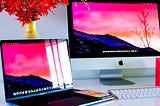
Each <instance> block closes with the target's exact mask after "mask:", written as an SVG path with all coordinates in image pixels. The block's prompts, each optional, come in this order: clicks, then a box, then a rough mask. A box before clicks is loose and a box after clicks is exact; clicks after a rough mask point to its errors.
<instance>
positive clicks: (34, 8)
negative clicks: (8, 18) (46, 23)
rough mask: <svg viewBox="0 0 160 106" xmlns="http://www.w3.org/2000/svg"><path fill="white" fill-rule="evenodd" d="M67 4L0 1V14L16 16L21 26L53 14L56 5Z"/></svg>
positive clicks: (51, 0)
mask: <svg viewBox="0 0 160 106" xmlns="http://www.w3.org/2000/svg"><path fill="white" fill-rule="evenodd" d="M59 2H61V3H63V4H66V5H67V4H68V0H0V12H2V11H3V10H4V11H6V12H8V14H9V15H15V16H17V20H19V21H20V22H21V23H22V26H23V25H25V24H27V23H30V22H31V21H35V20H39V19H40V17H41V16H47V15H48V13H49V12H53V11H54V9H55V8H56V7H57V5H58V3H59Z"/></svg>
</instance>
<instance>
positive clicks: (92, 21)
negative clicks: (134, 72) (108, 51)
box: [72, 2, 160, 51]
mask: <svg viewBox="0 0 160 106" xmlns="http://www.w3.org/2000/svg"><path fill="white" fill-rule="evenodd" d="M72 15H73V27H74V30H76V31H80V32H84V33H87V34H92V35H106V34H109V35H112V36H115V37H118V38H120V39H122V40H124V41H127V42H129V43H130V44H132V45H134V46H136V47H140V48H143V47H144V46H145V45H144V44H143V43H142V40H141V38H140V36H141V35H142V30H143V29H144V28H142V27H143V25H145V27H146V29H147V31H148V32H147V33H150V34H149V42H150V47H151V48H153V49H155V50H157V51H160V33H159V18H158V6H157V4H149V3H148V4H144V3H141V4H125V3H123V4H122V3H121V4H120V3H92V2H88V3H86V4H85V3H79V2H74V3H72ZM144 17H145V18H144ZM144 21H145V24H144V23H143V22H144ZM139 35H140V36H139ZM143 39H144V38H143Z"/></svg>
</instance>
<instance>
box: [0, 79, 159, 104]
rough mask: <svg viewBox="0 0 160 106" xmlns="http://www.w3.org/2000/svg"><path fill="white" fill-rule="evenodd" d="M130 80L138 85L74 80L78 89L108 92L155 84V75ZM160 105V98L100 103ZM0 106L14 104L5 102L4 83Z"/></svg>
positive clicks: (0, 85) (0, 93) (1, 90)
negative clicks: (113, 84) (114, 84)
mask: <svg viewBox="0 0 160 106" xmlns="http://www.w3.org/2000/svg"><path fill="white" fill-rule="evenodd" d="M128 80H130V81H133V82H137V83H136V85H129V86H104V85H102V84H101V83H100V82H99V80H98V79H86V80H74V82H73V83H74V87H75V88H77V89H91V90H96V91H101V92H106V91H107V90H108V89H113V88H129V87H131V88H133V87H143V86H153V85H154V81H155V80H154V77H143V78H142V77H140V78H128ZM106 104H107V106H160V98H152V99H151V98H150V99H132V100H115V101H111V102H107V103H105V104H100V105H99V106H106ZM0 106H14V105H11V104H8V103H6V102H5V99H4V89H3V83H2V82H1V83H0Z"/></svg>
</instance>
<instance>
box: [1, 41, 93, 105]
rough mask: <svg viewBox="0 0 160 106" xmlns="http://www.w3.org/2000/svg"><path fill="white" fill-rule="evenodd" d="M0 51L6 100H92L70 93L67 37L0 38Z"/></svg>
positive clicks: (74, 102) (70, 102)
mask: <svg viewBox="0 0 160 106" xmlns="http://www.w3.org/2000/svg"><path fill="white" fill-rule="evenodd" d="M1 54H2V65H3V78H4V88H5V99H6V102H9V103H13V104H16V105H22V106H23V105H24V106H31V105H34V106H35V105H43V106H48V105H49V106H54V105H55V106H64V105H65V106H77V105H79V104H82V103H86V102H90V101H94V100H95V99H94V98H88V97H81V96H80V95H79V96H78V95H75V94H74V89H73V82H72V74H71V67H70V59H69V52H68V41H67V39H23V40H20V39H19V40H1ZM86 98H87V99H86Z"/></svg>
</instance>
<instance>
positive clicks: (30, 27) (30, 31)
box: [24, 21, 38, 38]
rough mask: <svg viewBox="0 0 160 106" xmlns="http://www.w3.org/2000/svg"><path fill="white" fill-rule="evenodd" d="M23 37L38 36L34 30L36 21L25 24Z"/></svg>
mask: <svg viewBox="0 0 160 106" xmlns="http://www.w3.org/2000/svg"><path fill="white" fill-rule="evenodd" d="M24 36H25V38H38V32H37V30H36V22H35V21H31V22H30V23H28V24H26V25H25V33H24Z"/></svg>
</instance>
